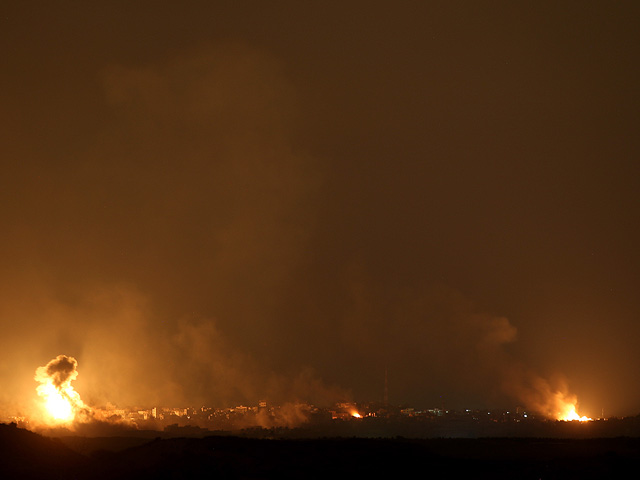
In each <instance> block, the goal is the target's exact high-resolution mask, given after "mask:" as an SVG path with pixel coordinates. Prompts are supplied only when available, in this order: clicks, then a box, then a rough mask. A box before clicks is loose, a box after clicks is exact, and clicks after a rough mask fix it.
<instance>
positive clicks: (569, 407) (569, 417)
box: [558, 403, 593, 422]
mask: <svg viewBox="0 0 640 480" xmlns="http://www.w3.org/2000/svg"><path fill="white" fill-rule="evenodd" d="M558 420H562V421H565V422H573V421H574V420H577V421H579V422H589V421H592V420H593V418H589V417H587V416H586V415H583V416H582V417H581V416H580V415H578V412H576V406H575V404H572V403H567V404H566V405H565V406H564V409H563V411H562V412H560V414H559V415H558Z"/></svg>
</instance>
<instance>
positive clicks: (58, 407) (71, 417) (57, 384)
mask: <svg viewBox="0 0 640 480" xmlns="http://www.w3.org/2000/svg"><path fill="white" fill-rule="evenodd" d="M77 363H78V362H77V361H76V359H75V358H73V357H68V356H66V355H58V357H56V358H54V359H53V360H51V361H50V362H49V363H48V364H47V365H45V366H44V367H38V369H37V370H36V374H35V377H34V379H35V380H36V381H37V382H40V385H38V387H36V392H37V393H38V396H40V397H41V399H42V402H41V403H42V405H41V406H42V411H43V414H44V417H45V418H44V420H45V422H46V423H49V424H69V423H71V422H73V421H75V420H76V417H77V415H78V414H81V415H84V416H85V417H86V415H90V414H91V409H89V407H87V406H86V405H85V404H84V402H83V401H82V399H81V398H80V395H79V394H78V392H76V391H75V390H74V388H73V387H72V386H71V381H72V380H74V379H75V378H76V377H77V376H78V372H77V370H76V366H77Z"/></svg>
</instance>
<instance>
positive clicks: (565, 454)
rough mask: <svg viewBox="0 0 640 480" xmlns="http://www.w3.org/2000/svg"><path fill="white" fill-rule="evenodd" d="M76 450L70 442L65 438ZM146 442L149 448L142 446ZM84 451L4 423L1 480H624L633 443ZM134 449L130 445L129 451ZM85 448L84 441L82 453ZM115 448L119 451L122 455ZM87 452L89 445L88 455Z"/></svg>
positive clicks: (211, 439)
mask: <svg viewBox="0 0 640 480" xmlns="http://www.w3.org/2000/svg"><path fill="white" fill-rule="evenodd" d="M66 441H67V442H68V443H69V444H74V442H75V444H76V446H79V447H80V448H82V441H81V440H79V439H78V438H76V439H75V440H73V441H71V442H69V440H68V439H67V440H66ZM142 442H145V443H142ZM89 443H92V444H93V447H94V448H95V447H96V446H98V445H99V444H100V443H102V444H103V445H104V447H105V448H104V449H99V448H98V449H95V450H93V451H92V453H88V454H86V455H81V454H79V453H77V452H75V451H73V450H72V449H71V448H69V447H67V446H65V445H64V444H63V443H62V442H61V441H60V440H56V439H50V438H46V437H42V436H40V435H37V434H34V433H32V432H29V431H26V430H22V429H19V428H16V427H15V426H10V425H0V447H1V448H0V462H1V467H0V477H1V478H28V479H37V478H43V479H45V478H46V479H49V480H50V479H53V478H55V479H58V478H65V479H66V478H69V479H72V478H95V479H107V478H108V479H113V478H137V479H139V478H159V479H164V478H166V479H174V478H176V479H178V478H180V479H183V478H326V477H327V476H338V475H339V476H340V477H342V478H345V477H349V476H353V477H354V478H355V477H356V476H357V477H358V478H365V477H367V476H372V477H373V476H375V477H377V478H379V477H380V476H385V475H389V476H392V478H398V477H399V476H400V477H404V476H405V474H406V476H408V475H409V474H410V473H411V474H413V475H415V471H416V469H417V471H418V472H419V473H420V475H421V476H425V477H429V478H460V477H468V478H523V479H527V478H547V479H548V478H562V479H566V478H581V479H584V478H621V477H623V476H624V475H626V474H627V472H629V471H631V470H630V469H632V468H633V467H634V466H636V465H637V464H638V461H639V460H640V439H639V438H627V437H621V438H609V439H544V438H527V439H517V438H516V439H514V438H510V439H507V438H482V439H406V438H385V439H383V438H378V439H373V438H321V439H306V440H302V439H301V440H285V439H256V438H241V437H232V436H208V437H204V438H165V439H161V438H156V439H153V440H150V441H148V440H147V441H145V440H144V439H142V438H134V439H127V438H122V437H119V438H117V437H114V438H111V439H108V440H107V439H94V440H91V441H89ZM131 445H134V446H131ZM86 447H87V444H84V448H85V449H86ZM120 447H125V448H123V449H120ZM89 450H91V449H88V450H87V451H89Z"/></svg>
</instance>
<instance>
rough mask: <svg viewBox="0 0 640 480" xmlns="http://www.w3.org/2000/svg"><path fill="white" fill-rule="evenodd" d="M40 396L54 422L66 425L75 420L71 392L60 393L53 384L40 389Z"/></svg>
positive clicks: (47, 384) (44, 385) (42, 386)
mask: <svg viewBox="0 0 640 480" xmlns="http://www.w3.org/2000/svg"><path fill="white" fill-rule="evenodd" d="M69 388H72V387H69ZM73 393H75V392H73ZM38 394H39V395H40V396H41V397H42V398H43V399H44V408H45V410H46V412H47V413H48V414H49V416H50V417H51V419H52V420H54V421H56V422H64V423H66V422H71V421H72V420H73V419H74V417H75V413H74V411H73V405H72V404H71V402H70V401H69V398H70V395H69V392H65V391H60V390H58V389H57V388H56V387H55V386H54V385H53V384H52V383H46V384H43V385H41V386H40V387H38Z"/></svg>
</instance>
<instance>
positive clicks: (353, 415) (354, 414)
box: [351, 412, 362, 418]
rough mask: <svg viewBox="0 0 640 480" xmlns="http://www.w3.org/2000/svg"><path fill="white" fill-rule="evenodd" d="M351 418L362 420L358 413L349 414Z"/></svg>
mask: <svg viewBox="0 0 640 480" xmlns="http://www.w3.org/2000/svg"><path fill="white" fill-rule="evenodd" d="M351 416H352V417H353V418H362V415H360V414H359V413H358V412H351Z"/></svg>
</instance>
